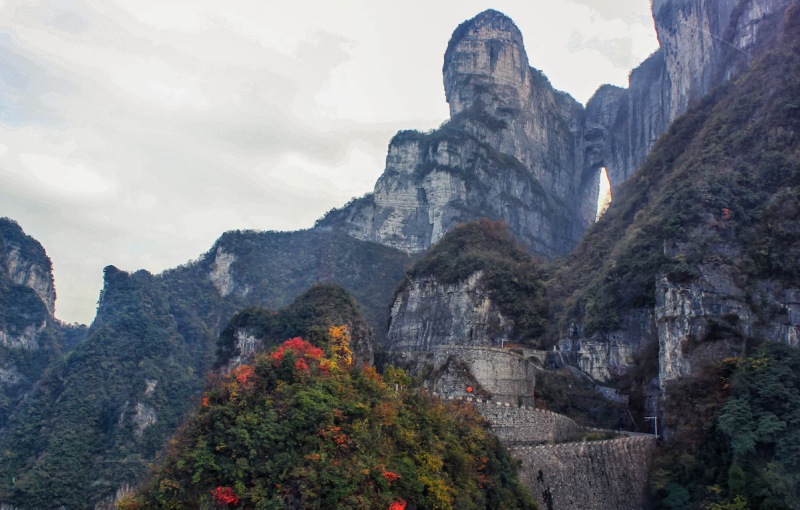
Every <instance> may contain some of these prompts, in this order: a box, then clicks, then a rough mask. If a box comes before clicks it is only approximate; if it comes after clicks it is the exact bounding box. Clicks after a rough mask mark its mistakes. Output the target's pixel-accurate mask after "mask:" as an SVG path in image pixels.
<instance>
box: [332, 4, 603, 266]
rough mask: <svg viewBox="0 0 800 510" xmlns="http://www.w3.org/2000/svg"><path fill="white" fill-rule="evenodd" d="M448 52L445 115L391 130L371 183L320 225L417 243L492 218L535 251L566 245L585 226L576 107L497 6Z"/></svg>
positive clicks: (463, 29) (555, 251)
mask: <svg viewBox="0 0 800 510" xmlns="http://www.w3.org/2000/svg"><path fill="white" fill-rule="evenodd" d="M444 60H445V61H444V68H443V74H444V83H445V92H446V96H447V100H448V102H449V103H450V112H451V120H450V121H449V122H448V123H447V124H446V125H444V126H442V127H441V128H440V129H438V130H436V131H434V132H431V133H428V134H422V133H416V132H407V131H406V132H401V133H399V134H398V135H397V136H395V138H394V139H393V140H392V142H391V143H390V146H389V151H388V155H387V158H386V168H385V170H384V173H383V175H382V176H381V177H380V178H379V179H378V181H377V183H376V184H375V188H374V191H373V193H372V194H370V195H367V196H365V197H363V198H361V199H359V200H356V201H354V202H352V203H351V204H348V205H347V206H346V207H345V208H343V209H341V210H338V211H333V212H331V213H329V214H328V215H327V216H326V217H325V218H323V219H322V220H320V222H319V223H318V225H317V228H322V229H337V230H343V231H345V232H347V233H348V234H349V235H351V236H353V237H356V238H358V239H364V240H370V241H375V242H378V243H381V244H385V245H388V246H392V247H395V248H398V249H401V250H404V251H407V252H416V251H421V250H424V249H426V248H428V247H429V246H430V245H431V244H433V243H435V242H436V241H437V240H438V239H440V238H441V236H442V235H443V234H444V233H445V232H447V231H448V230H450V229H451V228H453V227H455V226H456V225H457V224H459V223H463V222H466V221H471V220H476V219H479V218H481V217H492V218H502V219H503V220H505V221H506V223H508V225H509V227H510V229H511V231H512V232H514V233H515V234H516V235H517V237H518V238H519V239H520V240H521V241H522V242H523V243H524V244H525V245H527V246H528V247H529V248H530V249H531V250H533V251H534V252H536V253H539V254H541V255H544V256H547V257H555V256H558V255H563V254H565V253H567V251H569V249H570V248H572V246H574V245H575V243H577V241H578V238H579V236H580V234H581V232H582V231H583V230H584V229H585V228H586V226H587V225H588V222H587V220H586V219H585V218H584V217H583V216H582V215H581V213H580V211H579V210H578V209H576V208H575V207H574V206H573V204H575V203H577V202H578V194H579V189H580V186H581V182H582V174H581V170H582V164H583V163H582V162H583V155H582V153H583V137H582V135H581V130H582V124H583V108H582V107H581V105H580V104H579V103H577V102H576V101H575V100H574V99H572V98H571V97H570V96H568V95H566V94H564V93H562V92H558V91H556V90H554V89H553V88H552V86H551V85H550V83H549V82H548V81H547V78H545V77H544V75H542V74H541V73H540V72H539V71H537V70H535V69H533V68H531V67H530V66H529V65H528V58H527V55H526V53H525V48H524V46H523V43H522V36H521V34H520V32H519V30H518V29H517V27H516V26H515V25H514V23H513V22H512V21H511V20H510V19H509V18H507V17H506V16H505V15H503V14H501V13H499V12H496V11H491V10H490V11H486V12H483V13H481V14H479V15H478V16H476V17H475V18H474V19H472V20H469V21H467V22H465V23H463V24H462V25H461V26H459V27H458V28H457V29H456V31H455V32H454V34H453V37H452V38H451V40H450V44H449V45H448V48H447V52H446V53H445V59H444ZM592 220H593V217H592Z"/></svg>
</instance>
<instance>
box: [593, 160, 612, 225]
mask: <svg viewBox="0 0 800 510" xmlns="http://www.w3.org/2000/svg"><path fill="white" fill-rule="evenodd" d="M597 179H598V181H599V186H598V192H597V214H596V215H595V218H594V221H598V220H599V219H600V216H602V215H603V213H604V212H606V209H608V206H610V205H611V181H609V180H608V172H607V171H606V167H604V166H601V167H600V172H599V175H598V176H597Z"/></svg>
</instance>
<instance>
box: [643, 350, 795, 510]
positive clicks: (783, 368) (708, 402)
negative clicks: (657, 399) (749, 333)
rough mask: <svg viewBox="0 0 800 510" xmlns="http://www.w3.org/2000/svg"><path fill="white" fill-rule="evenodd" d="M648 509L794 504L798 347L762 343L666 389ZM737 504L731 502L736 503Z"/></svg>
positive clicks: (754, 506)
mask: <svg viewBox="0 0 800 510" xmlns="http://www.w3.org/2000/svg"><path fill="white" fill-rule="evenodd" d="M668 397H669V398H668V400H667V402H668V403H669V408H668V409H667V410H666V411H667V416H670V417H672V418H671V420H672V421H671V422H669V423H667V426H668V427H675V426H679V427H680V428H679V429H678V430H680V433H679V435H678V437H676V438H674V439H673V440H672V441H670V442H669V443H668V446H667V447H666V449H665V451H664V452H663V453H662V455H660V456H659V457H658V460H657V464H656V466H655V468H654V471H653V473H654V475H653V477H652V486H653V491H654V496H655V497H656V500H657V503H656V505H655V506H656V508H669V509H678V508H698V509H712V510H717V509H731V510H733V509H736V508H754V509H764V510H767V509H776V510H777V509H790V508H798V507H800V352H798V350H797V349H794V348H792V347H789V346H786V345H781V344H765V345H763V346H762V347H760V348H759V349H758V350H757V351H756V352H755V353H754V355H753V356H751V357H749V358H744V359H728V360H725V361H724V362H722V363H721V364H720V365H719V366H718V367H716V368H715V369H713V370H709V371H708V372H707V373H705V374H704V375H703V376H702V377H701V378H700V379H698V380H684V381H680V382H678V383H676V384H674V385H672V387H670V388H669V392H668ZM737 505H738V506H737Z"/></svg>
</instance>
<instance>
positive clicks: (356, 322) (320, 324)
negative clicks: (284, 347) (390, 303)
mask: <svg viewBox="0 0 800 510" xmlns="http://www.w3.org/2000/svg"><path fill="white" fill-rule="evenodd" d="M334 324H343V325H346V326H347V327H348V329H349V330H350V334H351V336H352V344H353V350H354V351H355V353H354V354H355V356H356V359H357V360H359V361H360V362H365V363H368V364H371V362H372V341H373V339H372V331H371V330H370V328H369V326H368V325H367V324H366V322H365V321H364V318H363V317H362V310H361V308H360V307H359V306H358V303H356V302H355V300H354V299H353V298H352V296H350V294H348V293H347V291H346V290H344V289H343V288H342V287H340V286H338V285H333V284H318V285H314V286H312V287H311V288H310V289H309V290H307V291H306V292H304V293H302V294H301V295H299V296H298V297H297V298H295V300H294V301H293V302H292V303H291V304H290V305H289V306H287V307H286V308H284V309H282V310H280V311H278V312H274V311H271V310H267V309H265V308H258V307H250V308H246V309H244V310H242V311H241V312H237V313H236V314H235V315H234V316H233V317H232V318H231V320H230V322H229V323H228V326H227V327H226V328H225V329H224V330H223V332H222V334H221V335H220V341H219V344H218V345H219V348H218V351H217V356H218V359H217V365H218V366H222V365H224V364H226V363H227V362H228V360H229V359H230V357H231V355H232V354H233V351H234V350H235V346H236V338H235V336H236V332H237V331H246V332H247V333H248V334H249V335H252V336H254V337H256V338H257V339H259V340H261V341H262V342H263V344H264V345H263V347H262V349H263V350H267V349H269V348H271V347H273V346H274V345H275V343H277V342H280V341H281V339H282V340H285V339H287V338H293V337H297V336H302V337H305V338H311V337H313V336H314V335H315V334H316V333H317V332H318V331H319V329H320V328H322V329H327V328H328V327H329V326H332V325H334Z"/></svg>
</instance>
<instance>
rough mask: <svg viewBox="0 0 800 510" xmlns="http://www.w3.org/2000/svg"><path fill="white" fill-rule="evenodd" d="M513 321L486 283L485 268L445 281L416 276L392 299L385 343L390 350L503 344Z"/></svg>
mask: <svg viewBox="0 0 800 510" xmlns="http://www.w3.org/2000/svg"><path fill="white" fill-rule="evenodd" d="M512 327H513V323H512V322H511V321H510V320H509V319H506V318H505V317H504V316H503V314H502V313H500V311H499V310H498V308H497V305H495V304H494V303H493V302H492V301H491V299H489V293H488V291H487V290H486V288H485V286H484V285H483V272H480V271H479V272H476V273H474V274H472V275H470V276H469V278H467V279H466V280H464V281H461V282H458V283H455V284H451V285H446V284H441V283H439V282H438V281H437V279H436V278H433V277H428V278H419V279H414V281H412V282H411V284H410V285H407V286H406V287H405V288H404V289H403V291H402V292H401V293H400V294H399V295H398V296H397V297H396V298H395V301H394V303H393V304H392V311H391V319H390V323H389V332H388V333H387V337H386V338H387V340H386V346H387V349H388V350H390V351H430V350H432V349H433V348H435V347H437V346H440V345H450V344H456V345H472V346H492V345H497V346H500V345H501V343H502V342H503V341H508V340H509V336H510V334H511V330H512Z"/></svg>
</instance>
